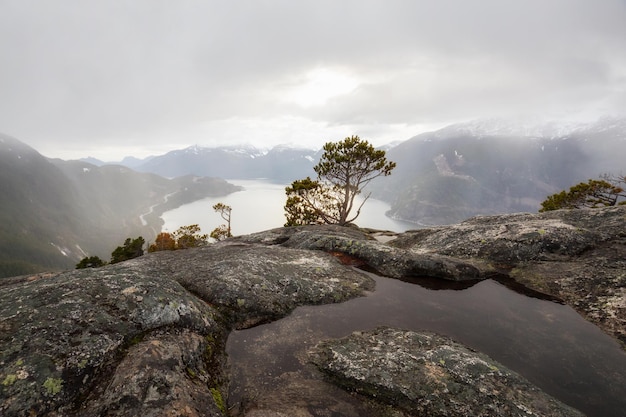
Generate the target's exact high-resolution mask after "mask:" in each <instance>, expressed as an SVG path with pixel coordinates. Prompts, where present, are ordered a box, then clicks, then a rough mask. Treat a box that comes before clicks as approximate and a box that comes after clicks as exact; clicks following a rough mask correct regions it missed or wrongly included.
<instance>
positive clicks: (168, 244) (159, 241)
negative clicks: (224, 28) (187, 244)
mask: <svg viewBox="0 0 626 417" xmlns="http://www.w3.org/2000/svg"><path fill="white" fill-rule="evenodd" d="M174 249H176V239H174V237H173V236H172V235H171V234H169V233H167V232H162V233H159V234H158V235H157V237H156V239H155V240H154V243H153V244H152V245H150V247H148V252H158V251H161V250H174Z"/></svg>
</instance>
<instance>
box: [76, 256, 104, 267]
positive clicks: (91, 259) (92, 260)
mask: <svg viewBox="0 0 626 417" xmlns="http://www.w3.org/2000/svg"><path fill="white" fill-rule="evenodd" d="M105 264H106V262H104V261H103V260H102V259H100V257H99V256H88V257H84V258H83V259H81V260H80V262H79V263H77V264H76V269H84V268H100V267H101V266H104V265H105Z"/></svg>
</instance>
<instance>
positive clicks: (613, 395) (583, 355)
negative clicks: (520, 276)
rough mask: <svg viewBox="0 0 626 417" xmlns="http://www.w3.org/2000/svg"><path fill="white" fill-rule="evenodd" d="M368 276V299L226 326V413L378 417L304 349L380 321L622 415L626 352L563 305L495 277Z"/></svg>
mask: <svg viewBox="0 0 626 417" xmlns="http://www.w3.org/2000/svg"><path fill="white" fill-rule="evenodd" d="M372 277H373V278H374V279H375V280H376V290H375V291H374V292H371V293H369V294H368V295H367V296H365V297H361V298H357V299H354V300H350V301H347V302H344V303H340V304H332V305H323V306H305V307H299V308H297V309H296V310H295V311H294V312H293V313H292V314H291V315H290V316H288V317H286V318H284V319H281V320H278V321H276V322H273V323H269V324H265V325H261V326H258V327H255V328H251V329H247V330H241V331H234V332H232V333H231V335H230V337H229V339H228V342H227V346H226V350H227V353H228V355H229V364H230V370H231V386H230V392H229V405H230V408H231V412H232V414H233V415H235V416H243V415H247V416H249V417H253V416H259V417H260V416H282V415H289V416H363V415H369V416H376V415H381V414H382V411H381V409H380V408H377V407H376V406H375V405H374V404H372V403H370V402H368V401H363V399H362V398H361V397H357V396H354V395H351V394H349V393H347V392H345V391H343V390H341V389H339V388H337V387H334V386H333V385H331V384H328V383H326V382H325V381H324V379H323V377H322V375H321V373H319V372H318V371H317V370H316V368H315V367H314V366H313V365H311V364H309V363H308V359H307V351H308V350H309V349H310V348H311V347H313V346H315V344H317V342H319V341H320V340H323V339H328V338H339V337H344V336H347V335H349V334H350V333H352V332H353V331H357V330H368V329H372V328H375V327H378V326H381V325H385V326H391V327H396V328H401V329H408V330H416V331H431V332H436V333H439V334H442V335H446V336H449V337H451V338H453V339H455V340H456V341H458V342H461V343H463V344H465V345H466V346H469V347H471V348H473V349H475V350H477V351H480V352H483V353H486V354H487V355H489V356H491V357H492V358H493V359H495V360H497V361H499V362H500V363H502V364H504V365H505V366H507V367H508V368H510V369H512V370H514V371H516V372H518V373H519V374H521V375H523V376H524V377H526V378H527V379H528V380H530V381H531V382H532V383H534V384H535V385H537V386H539V387H540V388H542V389H543V390H544V391H545V392H547V393H548V394H550V395H552V396H554V397H556V398H558V399H559V400H561V401H562V402H564V403H566V404H568V405H570V406H572V407H575V408H577V409H579V410H580V411H582V412H584V413H585V414H587V415H589V416H602V417H608V416H615V417H617V416H623V415H624V410H626V353H625V352H624V351H622V350H621V349H620V347H619V345H618V343H617V342H616V341H615V340H614V339H612V338H611V337H609V336H607V335H606V334H604V333H603V332H602V331H601V330H599V329H598V328H597V327H596V326H594V325H593V324H591V323H589V322H587V321H585V320H584V319H583V318H582V317H581V316H579V315H578V314H577V313H576V312H575V311H574V310H572V309H571V308H570V307H567V306H564V305H561V304H558V303H555V302H551V301H546V300H541V299H538V298H532V297H528V296H526V295H522V294H519V293H516V292H514V291H512V290H510V289H508V288H506V287H505V286H503V285H502V284H500V283H498V282H496V281H493V280H486V281H482V282H478V283H474V285H472V284H465V286H466V287H467V288H463V289H459V287H456V288H455V287H453V286H448V287H447V288H446V287H445V286H441V285H446V284H445V283H442V284H441V285H440V286H439V288H442V289H436V288H434V286H433V285H432V282H433V281H432V280H430V281H427V280H424V281H423V282H424V283H427V284H430V285H427V286H426V287H428V288H426V287H425V286H422V285H418V284H417V283H408V282H402V281H399V280H394V279H389V278H383V277H378V276H376V275H372ZM418 281H419V280H418ZM447 285H449V284H447ZM272 410H275V411H276V412H278V411H280V413H276V412H272Z"/></svg>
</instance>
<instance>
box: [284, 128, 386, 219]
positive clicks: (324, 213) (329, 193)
mask: <svg viewBox="0 0 626 417" xmlns="http://www.w3.org/2000/svg"><path fill="white" fill-rule="evenodd" d="M323 149H324V153H323V154H322V157H321V159H320V161H319V162H318V164H317V165H315V166H314V167H313V169H314V170H315V173H316V174H317V179H316V180H311V178H308V177H307V178H306V179H304V180H297V181H294V182H292V183H291V185H290V186H289V187H287V188H286V189H285V192H286V194H287V203H286V204H285V216H286V217H287V223H286V224H285V225H286V226H294V225H300V224H313V223H332V224H339V225H342V226H343V225H346V224H349V223H352V222H353V221H354V220H356V218H357V217H358V216H359V214H360V213H361V208H362V207H363V204H365V202H366V201H367V199H368V198H369V196H370V194H368V195H367V196H365V198H363V201H361V203H360V204H358V206H356V205H355V204H356V203H355V198H356V196H357V195H359V194H361V191H362V190H363V188H364V187H365V186H366V185H367V184H369V183H370V181H372V180H373V179H374V178H377V177H380V176H388V175H390V174H391V171H392V170H393V169H394V168H395V166H396V164H395V162H390V161H387V158H386V156H385V151H383V150H377V149H375V148H374V147H373V146H372V145H371V144H370V143H369V142H367V141H364V140H361V139H360V138H359V137H358V136H351V137H347V138H345V139H344V140H343V141H341V142H328V143H326V144H325V145H324V148H323ZM354 209H356V213H354V214H351V213H353V210H354Z"/></svg>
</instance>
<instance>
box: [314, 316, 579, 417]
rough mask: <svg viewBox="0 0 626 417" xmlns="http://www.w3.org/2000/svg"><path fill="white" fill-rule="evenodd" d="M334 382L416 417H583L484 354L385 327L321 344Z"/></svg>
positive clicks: (322, 361) (317, 354)
mask: <svg viewBox="0 0 626 417" xmlns="http://www.w3.org/2000/svg"><path fill="white" fill-rule="evenodd" d="M311 359H312V361H313V362H314V363H315V364H316V365H317V366H318V367H319V368H320V369H321V370H322V372H324V373H325V374H326V375H327V376H328V377H329V378H330V379H331V380H332V381H333V382H335V383H336V384H338V385H340V386H342V387H344V388H345V389H347V390H350V391H354V392H356V393H359V394H362V395H364V396H367V397H369V398H373V399H375V400H376V401H379V402H381V403H384V404H387V405H392V406H394V407H396V408H397V409H399V410H401V411H404V412H407V413H409V414H410V415H419V416H477V415H480V416H503V415H506V416H581V415H582V414H581V413H580V412H578V411H576V410H574V409H572V408H571V407H568V406H567V405H564V404H562V403H560V402H559V401H557V400H556V399H554V398H552V397H550V396H548V395H547V394H545V393H543V392H542V391H541V390H539V389H538V388H537V387H535V386H534V385H532V384H531V383H530V382H528V381H527V380H525V379H524V378H523V377H521V376H520V375H518V374H516V373H515V372H513V371H510V370H508V369H507V368H505V367H504V366H503V365H501V364H499V363H497V362H495V361H493V360H492V359H490V358H489V357H487V356H486V355H483V354H480V353H477V352H474V351H472V350H470V349H468V348H466V347H464V346H462V345H460V344H458V343H455V342H454V341H452V340H450V339H448V338H445V337H442V336H438V335H435V334H430V333H416V332H410V331H402V330H396V329H390V328H378V329H375V330H372V331H369V332H357V333H353V334H352V335H351V336H348V337H346V338H344V339H339V340H330V341H325V342H321V343H320V344H318V345H317V346H316V347H315V348H314V349H313V350H312V351H311Z"/></svg>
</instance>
